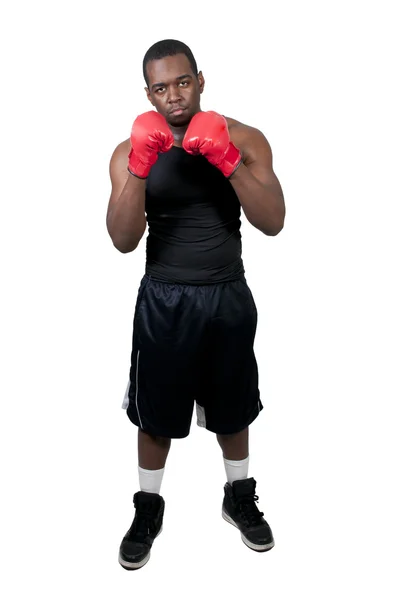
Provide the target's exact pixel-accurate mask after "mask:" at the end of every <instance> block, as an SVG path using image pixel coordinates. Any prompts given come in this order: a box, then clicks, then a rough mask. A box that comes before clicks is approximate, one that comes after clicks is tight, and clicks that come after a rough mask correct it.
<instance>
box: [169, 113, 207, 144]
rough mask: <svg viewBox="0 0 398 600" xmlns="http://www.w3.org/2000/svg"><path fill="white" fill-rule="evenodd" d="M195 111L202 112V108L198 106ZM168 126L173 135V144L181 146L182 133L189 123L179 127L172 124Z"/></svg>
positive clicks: (183, 133)
mask: <svg viewBox="0 0 398 600" xmlns="http://www.w3.org/2000/svg"><path fill="white" fill-rule="evenodd" d="M197 112H202V109H201V108H199V110H198V111H197ZM195 114H196V113H195ZM169 127H170V131H171V133H172V134H173V137H174V145H175V146H179V147H180V148H181V147H182V141H183V139H184V135H185V133H186V131H187V129H188V127H189V123H187V124H186V125H181V127H173V125H170V124H169Z"/></svg>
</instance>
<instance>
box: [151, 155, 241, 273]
mask: <svg viewBox="0 0 398 600" xmlns="http://www.w3.org/2000/svg"><path fill="white" fill-rule="evenodd" d="M145 210H146V213H147V221H148V237H147V246H146V274H147V275H151V276H152V277H153V278H155V279H159V280H161V281H167V282H174V283H183V284H184V283H185V284H191V285H203V284H207V283H218V282H224V281H233V280H234V279H239V278H240V277H241V276H242V275H243V273H244V267H243V262H242V244H241V233H240V226H241V221H240V216H241V206H240V202H239V200H238V197H237V195H236V193H235V190H234V189H233V187H232V185H231V183H230V182H229V181H228V179H227V178H226V177H225V176H224V175H223V174H222V173H221V171H219V169H217V167H214V166H213V165H211V164H210V163H209V162H208V161H207V159H206V158H204V157H203V156H192V155H191V154H188V153H187V152H185V150H184V149H183V148H178V147H177V146H173V147H172V149H171V150H170V151H169V152H166V153H163V154H159V158H158V160H157V162H156V163H155V164H154V165H153V167H152V168H151V171H150V174H149V177H148V179H147V182H146V200H145Z"/></svg>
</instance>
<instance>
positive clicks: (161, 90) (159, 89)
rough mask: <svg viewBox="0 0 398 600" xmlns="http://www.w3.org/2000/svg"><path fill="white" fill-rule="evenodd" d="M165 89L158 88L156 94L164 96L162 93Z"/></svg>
mask: <svg viewBox="0 0 398 600" xmlns="http://www.w3.org/2000/svg"><path fill="white" fill-rule="evenodd" d="M164 89H165V88H164V87H161V88H157V89H156V90H155V94H159V93H161V94H162V93H163V92H164Z"/></svg>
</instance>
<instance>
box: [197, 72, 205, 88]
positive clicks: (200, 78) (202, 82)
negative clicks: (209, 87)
mask: <svg viewBox="0 0 398 600" xmlns="http://www.w3.org/2000/svg"><path fill="white" fill-rule="evenodd" d="M198 81H199V91H200V93H202V92H203V90H204V87H205V78H204V77H203V73H202V71H199V73H198Z"/></svg>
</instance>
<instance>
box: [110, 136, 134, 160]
mask: <svg viewBox="0 0 398 600" xmlns="http://www.w3.org/2000/svg"><path fill="white" fill-rule="evenodd" d="M129 152H130V139H127V140H123V142H120V144H118V145H117V146H116V148H115V149H114V151H113V152H112V157H111V160H113V159H114V158H116V159H118V158H120V157H122V156H125V157H126V156H128V154H129Z"/></svg>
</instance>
